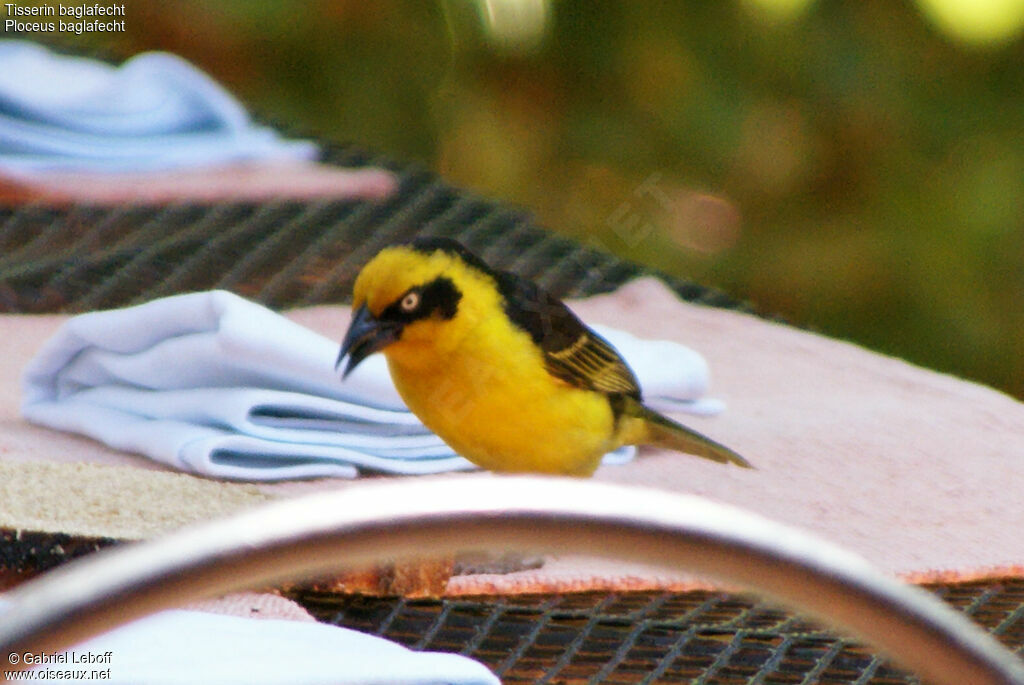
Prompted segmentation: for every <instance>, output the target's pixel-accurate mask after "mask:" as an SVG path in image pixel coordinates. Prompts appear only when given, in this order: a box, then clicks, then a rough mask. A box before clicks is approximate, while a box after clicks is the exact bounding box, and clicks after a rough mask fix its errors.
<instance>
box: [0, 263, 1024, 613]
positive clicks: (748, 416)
mask: <svg viewBox="0 0 1024 685" xmlns="http://www.w3.org/2000/svg"><path fill="white" fill-rule="evenodd" d="M573 308H574V309H575V310H576V311H577V312H578V313H579V314H580V315H581V316H582V317H583V318H584V319H585V320H586V321H588V322H591V323H598V324H600V323H603V324H608V325H614V326H616V327H618V328H622V329H625V330H629V331H631V332H633V333H635V334H636V335H639V336H643V337H649V338H666V339H672V340H677V341H679V342H681V343H684V344H687V345H689V346H691V347H693V348H694V349H696V350H697V351H698V352H700V353H702V354H703V355H705V357H706V358H707V360H708V362H709V364H710V367H711V370H712V374H713V382H712V393H711V394H712V395H713V396H714V397H718V398H722V399H724V400H725V401H726V402H727V404H728V409H727V411H726V412H725V413H724V414H722V415H721V416H719V417H715V418H695V417H686V416H680V417H678V418H679V419H680V420H682V421H684V422H685V423H687V424H688V425H690V426H692V427H693V428H695V429H697V430H700V431H703V432H705V433H707V434H708V435H710V436H711V437H713V438H715V439H717V440H719V441H721V442H723V443H725V444H726V445H729V446H730V447H732V448H734V449H736V450H737V451H739V452H740V453H741V454H743V455H744V456H746V457H747V458H748V459H749V460H750V461H751V462H752V463H753V464H754V465H755V466H756V467H757V470H744V469H739V468H732V467H724V466H721V465H718V464H714V463H711V462H707V461H705V460H702V459H697V458H692V457H687V456H685V455H681V454H675V453H667V452H661V451H656V450H645V451H644V452H642V453H641V455H640V456H639V458H638V459H637V460H635V461H634V462H633V463H630V464H627V465H625V466H607V467H603V468H601V469H600V470H599V471H598V472H597V474H596V476H595V478H597V479H599V480H606V481H613V482H618V483H624V484H635V485H642V486H647V487H653V488H658V489H663V490H669V491H676V492H686V493H692V494H698V495H701V496H704V497H707V498H709V499H712V500H717V501H720V502H726V503H729V504H733V505H736V506H739V507H742V508H745V509H748V510H752V511H755V512H758V513H760V514H762V515H764V516H767V517H769V518H772V519H775V520H777V521H780V522H783V523H787V524H790V525H793V526H796V527H798V528H801V529H804V530H806V531H809V532H811V533H813V534H815V535H818V536H820V537H823V538H826V539H828V540H830V541H832V542H834V543H836V544H839V545H841V546H844V547H846V548H848V549H850V550H851V551H854V552H857V553H859V554H861V555H863V556H864V557H866V558H867V559H869V560H870V561H871V562H873V563H874V564H875V565H877V566H878V567H880V568H882V569H883V570H886V571H888V572H891V573H893V574H896V575H898V576H900V577H902V578H904V579H907V580H910V581H913V582H929V581H956V580H971V579H976V578H983V577H999V576H1020V575H1022V574H1024V535H1021V532H1020V531H1021V530H1024V506H1022V505H1021V500H1022V490H1021V487H1022V486H1021V483H1024V405H1022V404H1021V403H1020V402H1018V401H1016V400H1014V399H1012V398H1010V397H1008V396H1006V395H1003V394H1001V393H999V392H996V391H994V390H991V389H989V388H986V387H983V386H980V385H977V384H974V383H969V382H966V381H962V380H959V379H956V378H952V377H950V376H945V375H942V374H938V373H935V372H932V371H928V370H925V369H921V368H919V367H915V366H913V365H910V364H907V363H905V362H902V361H900V360H897V359H893V358H889V357H885V356H881V355H878V354H875V353H872V352H870V351H868V350H865V349H863V348H860V347H857V346H855V345H852V344H849V343H845V342H841V341H837V340H832V339H829V338H825V337H822V336H819V335H815V334H813V333H808V332H805V331H801V330H797V329H795V328H791V327H787V326H783V325H779V324H775V323H770V322H766V321H763V320H761V319H758V318H756V317H753V316H749V315H746V314H741V313H737V312H731V311H725V310H720V309H714V308H708V307H702V306H696V305H690V304H686V303H682V302H680V301H679V300H678V299H677V298H675V297H674V296H673V295H672V293H671V292H670V291H668V290H667V289H666V288H665V287H664V286H663V285H662V284H661V283H659V282H657V281H654V280H641V281H637V282H634V283H632V284H630V285H628V286H626V287H624V288H622V289H621V290H619V291H618V292H616V293H614V294H611V295H604V296H599V297H594V298H591V299H589V300H585V301H580V302H576V303H573ZM290 316H291V318H293V319H295V320H296V321H298V322H300V323H302V324H304V325H307V326H309V327H310V328H313V329H315V330H318V331H319V332H321V333H324V334H326V335H328V336H331V337H333V338H338V339H340V337H341V336H342V334H343V333H344V331H345V327H346V323H347V321H348V312H347V310H345V309H344V308H341V307H317V308H312V309H307V310H302V311H296V312H293V313H291V314H290ZM61 320H62V317H55V316H44V317H35V316H4V317H0V336H2V338H3V339H4V340H6V341H7V343H6V345H7V354H6V355H5V359H4V360H3V362H2V363H0V460H4V461H37V460H46V461H88V462H99V463H105V464H114V465H119V466H121V467H125V468H135V469H138V468H144V469H162V467H160V466H158V465H156V464H153V463H151V462H149V461H147V460H145V459H143V458H142V457H136V456H133V455H126V454H121V453H117V452H114V451H112V450H109V449H107V448H105V447H103V446H101V445H97V444H95V443H93V442H91V441H89V440H87V439H84V438H78V437H75V436H70V435H63V434H60V433H56V432H53V431H50V430H47V429H43V428H38V427H35V426H31V425H28V424H26V423H25V422H23V421H22V420H21V419H20V418H18V415H17V400H18V393H17V376H18V374H19V373H20V370H21V368H23V367H24V364H25V362H27V361H28V359H29V358H30V357H31V356H32V354H33V353H34V352H35V350H36V349H38V347H39V345H40V344H41V343H42V341H43V340H44V339H45V338H46V337H47V336H48V335H49V334H50V333H52V332H53V330H54V329H55V328H56V326H57V325H58V324H59V322H60V321H61ZM449 477H459V476H449ZM362 482H363V481H358V480H357V481H353V482H348V481H333V480H320V481H306V482H293V483H281V484H272V485H259V486H256V487H258V488H259V489H260V490H261V491H263V492H265V493H269V494H273V495H275V496H290V495H295V494H301V493H304V492H309V491H313V490H324V489H331V488H345V487H360V485H361V483H362ZM0 525H2V521H0ZM694 585H700V583H699V582H698V581H695V580H694V579H692V578H690V577H688V576H686V575H684V574H678V573H670V572H666V571H663V570H659V569H650V568H645V567H642V566H635V565H631V564H618V563H611V562H607V561H599V560H590V559H580V558H560V559H552V560H549V562H548V563H547V564H545V566H544V567H543V568H541V569H537V570H532V571H522V572H518V573H512V574H508V575H500V576H499V575H482V576H464V577H455V578H453V579H452V581H451V582H450V583H449V593H451V594H474V593H488V594H494V593H515V592H536V591H572V590H591V589H595V590H596V589H618V590H629V589H654V588H666V589H682V588H687V587H693V586H694Z"/></svg>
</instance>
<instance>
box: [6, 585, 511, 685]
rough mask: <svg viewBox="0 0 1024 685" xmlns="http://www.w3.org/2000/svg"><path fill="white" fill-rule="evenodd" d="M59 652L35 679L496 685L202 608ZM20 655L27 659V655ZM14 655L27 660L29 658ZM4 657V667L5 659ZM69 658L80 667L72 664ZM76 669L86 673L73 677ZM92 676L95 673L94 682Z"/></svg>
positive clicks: (444, 667)
mask: <svg viewBox="0 0 1024 685" xmlns="http://www.w3.org/2000/svg"><path fill="white" fill-rule="evenodd" d="M3 611H4V605H3V602H2V600H0V613H2V612H3ZM66 654H67V657H66V659H67V663H59V662H58V663H41V664H39V665H38V666H36V667H35V669H36V670H37V671H43V672H44V673H43V674H42V675H44V676H45V672H46V671H49V672H50V675H52V676H54V677H52V678H45V677H41V678H38V679H35V678H34V679H33V680H32V682H36V683H68V682H76V683H85V682H89V683H92V682H105V683H115V684H118V685H195V684H196V683H217V684H218V685H295V684H297V683H301V684H302V685H357V684H358V685H371V684H372V685H380V684H383V683H388V684H389V685H442V684H446V685H499V680H498V678H497V677H495V676H494V674H492V673H491V672H490V671H489V670H487V668H486V667H484V666H483V665H482V664H480V663H478V662H476V661H473V660H472V659H469V658H467V657H464V656H459V655H457V654H443V653H440V652H414V651H412V650H410V649H407V648H405V647H403V646H401V645H398V644H395V643H394V642H390V641H388V640H385V639H383V638H379V637H373V636H371V635H364V634H363V633H359V632H357V631H354V630H349V629H347V628H339V627H337V626H331V625H326V624H323V623H314V622H306V621H288V620H279V619H251V618H239V617H236V616H222V615H218V614H210V613H205V612H202V611H185V610H172V611H163V612H160V613H158V614H153V615H152V616H148V617H146V618H143V619H140V620H138V621H134V622H132V623H129V624H127V625H124V626H121V627H119V628H116V629H114V630H112V631H110V632H108V633H105V634H103V635H100V636H98V637H95V638H93V639H91V640H88V641H86V642H83V643H82V644H80V645H77V646H76V647H74V648H73V649H71V650H69V651H68V652H66ZM27 656H28V658H30V659H31V658H34V657H33V656H32V654H31V653H29V654H28V655H27ZM16 658H18V659H25V658H26V654H18V655H17V657H16ZM4 659H5V661H4V663H5V668H6V663H7V661H8V657H7V655H4ZM75 659H77V660H78V661H79V662H87V663H74V662H73V660H75ZM108 669H109V670H108ZM83 670H84V671H86V675H85V676H84V677H74V676H76V673H77V675H79V676H81V675H82V674H81V673H80V671H83ZM94 670H95V671H97V674H96V675H97V677H91V676H92V671H94ZM57 671H60V672H61V673H60V674H57V673H56V672H57ZM68 676H72V677H68Z"/></svg>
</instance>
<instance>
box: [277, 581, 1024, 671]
mask: <svg viewBox="0 0 1024 685" xmlns="http://www.w3.org/2000/svg"><path fill="white" fill-rule="evenodd" d="M928 589H929V590H931V591H932V592H934V593H935V594H937V595H938V596H939V597H941V598H942V599H944V600H945V601H947V602H948V603H949V604H951V605H952V606H954V607H955V608H957V609H959V610H960V611H963V612H964V613H966V614H967V615H969V616H970V617H971V618H972V619H974V620H975V621H976V622H978V623H980V624H981V625H983V626H984V627H985V628H987V629H988V630H989V631H990V632H992V633H993V634H994V635H995V636H996V637H997V638H998V639H999V640H1000V641H1001V642H1003V643H1004V644H1005V645H1007V646H1009V647H1010V648H1011V649H1013V650H1015V651H1017V652H1018V653H1020V652H1022V651H1024V580H1010V581H1002V582H988V583H970V584H962V585H952V586H949V585H946V586H932V587H929V588H928ZM296 599H297V600H298V601H300V602H301V603H302V604H304V605H305V606H306V607H307V608H308V609H309V610H310V611H311V612H312V613H313V614H314V615H315V616H317V617H318V618H319V619H320V620H323V621H326V622H329V623H333V624H336V625H342V626H347V627H350V628H354V629H357V630H360V631H363V632H367V633H371V634H376V635H381V636H384V637H387V638H389V639H391V640H394V641H396V642H399V643H401V644H404V645H406V646H408V647H411V648H413V649H417V650H433V651H445V652H457V653H461V654H465V655H467V656H470V657H473V658H475V659H478V660H480V661H482V662H483V663H485V664H487V665H488V666H489V667H490V668H491V669H493V670H494V671H495V673H497V674H498V675H499V676H500V677H501V679H502V681H503V682H504V683H566V684H570V683H572V684H575V683H606V684H608V685H612V684H623V685H624V684H627V683H628V684H635V683H695V684H696V683H730V684H731V683H737V684H739V683H743V684H744V685H746V684H750V685H753V684H756V683H764V684H765V685H768V684H771V685H781V684H783V683H787V684H788V683H793V684H798V683H836V684H838V683H845V684H851V685H852V684H854V683H856V684H858V685H866V684H869V683H870V684H871V685H895V684H897V683H899V684H901V685H902V684H904V683H917V682H919V680H918V679H917V678H915V677H914V676H912V675H910V674H908V673H906V672H904V671H901V670H899V669H897V668H896V667H894V666H892V665H891V664H889V663H887V662H886V661H884V660H882V659H880V658H878V657H876V656H874V655H872V653H871V652H870V650H868V649H866V648H864V647H863V646H862V645H860V644H858V643H857V642H855V641H853V640H850V639H846V638H841V637H837V636H836V635H834V634H833V633H831V632H829V631H827V630H825V629H823V628H821V627H819V626H818V625H816V624H814V623H811V622H809V621H806V620H804V619H801V618H800V617H798V616H794V615H793V614H790V613H787V612H785V611H781V610H779V609H778V608H776V607H774V606H772V605H769V604H765V603H763V602H760V601H757V600H756V599H752V598H750V597H744V596H738V595H731V594H723V593H715V592H686V593H635V592H634V593H623V594H616V593H612V594H606V593H586V594H572V595H529V596H511V597H505V598H494V597H481V598H466V599H448V600H439V601H433V600H406V599H401V598H383V599H382V598H369V597H359V596H337V595H322V594H310V593H307V594H300V595H298V596H297V597H296Z"/></svg>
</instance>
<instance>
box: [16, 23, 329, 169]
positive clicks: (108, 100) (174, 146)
mask: <svg viewBox="0 0 1024 685" xmlns="http://www.w3.org/2000/svg"><path fill="white" fill-rule="evenodd" d="M317 154H318V151H317V147H316V146H315V145H314V144H313V143H311V142H308V141H292V140H285V139H283V138H281V136H279V135H278V134H277V133H276V132H275V131H273V130H271V129H269V128H266V127H262V126H257V125H255V124H254V123H253V122H252V120H251V119H250V117H249V115H248V114H247V113H246V111H245V109H244V108H243V107H242V106H241V104H239V102H238V101H237V100H235V99H234V98H233V97H232V96H231V94H230V93H228V92H227V91H226V90H224V89H223V88H221V87H220V86H219V85H218V84H217V83H216V82H214V81H213V80H212V79H211V78H210V77H208V76H207V75H206V74H204V73H203V72H201V71H200V70H198V69H196V68H195V67H193V66H192V65H191V64H189V63H188V62H186V61H185V60H183V59H181V58H179V57H176V56H174V55H171V54H168V53H161V52H152V53H145V54H141V55H138V56H136V57H133V58H132V59H129V60H128V61H126V62H125V63H124V64H122V65H121V66H120V67H113V66H111V65H109V64H106V63H104V62H99V61H96V60H91V59H85V58H79V57H68V56H64V55H59V54H56V53H54V52H51V51H49V50H47V49H46V48H44V47H41V46H39V45H36V44H34V43H30V42H27V41H20V40H0V171H4V172H7V173H13V174H16V175H17V174H26V173H33V172H41V171H51V170H59V171H115V172H128V171H154V170H164V169H175V168H181V167H194V166H202V165H211V164H224V163H228V162H239V161H252V160H289V159H290V160H308V159H313V158H315V157H316V156H317Z"/></svg>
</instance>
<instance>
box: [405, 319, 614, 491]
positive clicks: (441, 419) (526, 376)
mask: <svg viewBox="0 0 1024 685" xmlns="http://www.w3.org/2000/svg"><path fill="white" fill-rule="evenodd" d="M489 311H491V312H492V314H490V315H488V316H486V317H482V318H480V319H477V320H476V321H474V322H472V323H470V322H469V321H468V320H467V321H457V322H456V321H452V322H446V323H445V324H438V325H446V326H448V327H451V326H452V324H455V325H456V326H469V327H470V329H469V330H466V331H464V334H463V335H462V336H460V339H459V342H458V344H457V345H456V346H454V347H453V348H450V349H444V348H441V347H439V346H437V345H432V344H429V342H428V341H429V340H430V336H429V335H423V334H422V333H421V335H420V336H417V338H415V339H412V340H408V341H406V342H404V343H403V342H399V343H396V344H394V345H392V346H391V347H389V348H387V349H386V350H385V355H386V356H387V359H388V366H389V368H390V371H391V376H392V379H393V380H394V382H395V386H396V387H397V388H398V391H399V393H400V394H401V395H402V397H403V399H404V400H405V401H406V403H407V404H408V405H409V408H410V409H412V411H413V412H414V413H415V414H416V415H417V416H419V417H420V419H421V420H422V421H423V423H424V424H426V425H427V426H428V427H429V428H430V429H431V430H433V431H434V432H435V433H437V434H438V435H439V436H441V438H442V439H444V440H445V442H447V443H448V444H449V445H450V446H451V447H452V448H453V449H455V450H456V451H457V452H459V453H460V454H462V455H463V456H465V457H466V458H467V459H469V460H470V461H472V462H474V463H476V464H477V465H479V466H482V467H483V468H486V469H490V470H494V471H530V472H541V473H555V474H572V475H589V474H590V473H592V472H593V471H594V469H596V468H597V466H598V464H599V463H600V459H601V456H602V455H603V454H604V453H605V452H606V451H608V450H609V449H613V448H614V447H617V446H618V444H617V443H616V442H615V440H614V438H613V431H614V420H613V417H612V412H611V407H610V405H609V404H608V400H607V398H605V397H604V396H603V395H601V394H599V393H596V392H591V391H587V390H581V389H579V388H574V387H571V386H569V385H567V384H566V383H563V382H561V381H559V380H557V379H555V378H554V377H553V376H551V375H550V374H549V373H548V372H547V370H546V369H545V367H544V360H543V356H542V353H541V351H540V350H539V349H538V348H537V346H536V345H534V344H533V342H532V340H531V339H530V337H529V335H527V334H526V333H525V332H524V331H522V330H520V329H518V328H516V327H515V326H514V325H513V324H512V323H511V322H510V321H509V320H508V319H507V318H506V317H504V316H503V315H502V314H501V312H500V309H498V308H494V309H489ZM424 323H429V322H424Z"/></svg>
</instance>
